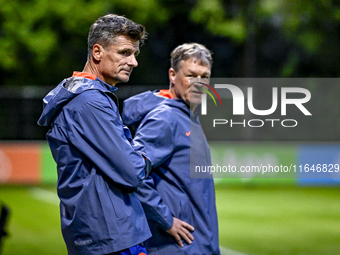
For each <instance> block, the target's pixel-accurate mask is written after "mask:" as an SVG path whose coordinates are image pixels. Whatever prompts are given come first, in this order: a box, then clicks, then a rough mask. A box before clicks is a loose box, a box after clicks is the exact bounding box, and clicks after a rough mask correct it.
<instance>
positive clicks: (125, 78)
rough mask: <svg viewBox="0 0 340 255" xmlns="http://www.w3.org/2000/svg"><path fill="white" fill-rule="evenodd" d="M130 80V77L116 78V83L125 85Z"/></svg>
mask: <svg viewBox="0 0 340 255" xmlns="http://www.w3.org/2000/svg"><path fill="white" fill-rule="evenodd" d="M129 80H130V76H119V77H116V83H126V82H128V81H129Z"/></svg>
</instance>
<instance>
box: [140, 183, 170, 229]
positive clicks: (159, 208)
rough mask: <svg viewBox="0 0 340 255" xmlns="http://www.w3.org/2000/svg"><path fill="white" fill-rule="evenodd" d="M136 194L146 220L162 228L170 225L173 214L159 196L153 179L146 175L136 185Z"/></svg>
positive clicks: (168, 227)
mask: <svg viewBox="0 0 340 255" xmlns="http://www.w3.org/2000/svg"><path fill="white" fill-rule="evenodd" d="M137 196H138V198H139V200H140V201H141V203H142V206H143V209H144V212H145V215H146V217H147V219H148V220H150V221H153V222H155V223H156V224H158V225H159V226H160V227H161V228H163V229H164V230H168V229H170V228H171V227H172V224H173V216H172V213H171V212H170V210H169V208H168V206H166V205H165V204H164V203H163V201H162V198H161V196H160V195H159V194H158V192H157V191H156V189H155V187H154V181H153V179H152V177H151V176H148V177H147V178H146V179H145V180H144V181H143V182H142V184H141V185H140V186H139V187H138V190H137Z"/></svg>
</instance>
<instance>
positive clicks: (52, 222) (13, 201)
mask: <svg viewBox="0 0 340 255" xmlns="http://www.w3.org/2000/svg"><path fill="white" fill-rule="evenodd" d="M32 190H33V191H36V190H35V189H32V188H31V187H20V186H11V187H8V186H3V187H1V186H0V201H1V202H3V203H5V204H6V205H7V206H8V207H9V208H10V209H11V215H10V218H9V223H8V228H7V230H8V232H9V234H10V236H9V237H8V238H5V240H4V242H3V249H2V252H3V253H2V254H3V255H19V254H20V255H26V254H27V255H29V254H36V255H37V254H39V255H45V254H46V255H61V254H67V251H66V246H65V244H64V242H63V239H62V235H61V230H60V219H59V207H58V204H57V203H55V200H52V203H46V202H43V201H41V200H39V199H37V198H36V196H33V195H32V194H33V192H32ZM49 190H50V191H54V190H55V189H52V188H49ZM38 191H39V190H38ZM55 194H56V193H55Z"/></svg>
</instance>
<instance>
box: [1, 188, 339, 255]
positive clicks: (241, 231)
mask: <svg viewBox="0 0 340 255" xmlns="http://www.w3.org/2000/svg"><path fill="white" fill-rule="evenodd" d="M44 190H47V191H46V194H45V191H44ZM44 199H47V200H46V202H44V201H43V200H44ZM216 199H217V209H218V215H219V227H220V229H219V230H220V244H221V246H224V247H227V248H229V249H232V250H235V251H239V252H242V253H245V254H250V255H253V254H257V255H267V254H268V255H269V254H275V255H281V254H282V255H283V254H284V255H302V254H305V255H316V254H317V255H328V254H329V255H334V254H340V241H339V240H340V188H296V187H253V188H249V187H248V188H247V187H229V188H226V187H225V186H217V187H216ZM1 201H2V202H4V203H5V204H6V205H7V206H9V207H10V209H11V212H12V214H11V217H10V221H9V224H8V232H9V233H10V236H9V237H8V238H6V239H5V240H4V243H3V246H4V247H3V253H2V255H18V254H20V255H31V254H35V255H36V254H39V255H45V254H46V255H47V254H48V255H65V254H67V252H66V247H65V244H64V242H63V239H62V236H61V231H60V219H59V208H58V205H57V198H56V195H55V189H54V188H51V187H42V188H41V189H40V188H35V187H33V188H32V187H25V186H0V202H1ZM165 255H166V254H165Z"/></svg>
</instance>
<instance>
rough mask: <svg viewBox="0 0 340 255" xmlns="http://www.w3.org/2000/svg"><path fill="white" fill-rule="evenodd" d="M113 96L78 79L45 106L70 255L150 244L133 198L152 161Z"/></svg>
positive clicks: (97, 81)
mask: <svg viewBox="0 0 340 255" xmlns="http://www.w3.org/2000/svg"><path fill="white" fill-rule="evenodd" d="M114 90H116V88H114V87H112V86H110V85H108V84H106V83H104V82H103V81H101V80H100V79H98V78H96V79H95V80H93V79H89V78H84V77H73V78H70V79H65V80H64V81H62V82H61V83H60V84H59V85H58V86H57V87H56V88H55V89H53V90H52V91H51V92H50V93H49V94H48V95H47V96H46V97H45V98H44V100H43V102H44V109H43V113H42V115H41V117H40V119H39V121H38V124H40V125H42V126H50V127H51V129H50V130H49V131H48V133H47V140H48V143H49V145H50V148H51V151H52V154H53V157H54V160H55V161H56V163H57V170H58V183H57V190H58V196H59V198H60V214H61V228H62V233H63V237H64V240H65V243H66V245H67V250H68V253H69V254H71V255H73V254H77V255H79V254H82V255H85V254H86V255H89V254H96V255H97V254H98V255H103V254H107V253H112V252H115V251H119V250H123V249H126V248H129V247H131V246H134V245H137V244H139V243H141V242H143V241H145V240H146V239H148V238H149V237H150V236H151V233H150V230H149V227H148V223H147V220H146V217H145V214H144V211H143V208H142V205H141V203H140V201H139V200H138V198H137V195H136V192H135V191H136V189H137V187H138V186H139V185H140V183H141V182H142V181H143V179H145V178H146V176H147V174H148V170H147V169H148V167H147V165H148V162H149V161H148V160H147V159H146V160H144V159H143V157H142V156H141V155H140V154H139V153H137V152H136V151H135V150H134V148H133V141H132V137H131V134H130V131H129V130H128V128H127V127H125V126H123V123H122V121H121V118H120V115H119V112H118V109H117V106H116V104H115V102H114V100H115V96H114V95H113V93H112V92H113V91H114ZM140 153H142V152H140ZM142 154H143V153H142ZM149 165H150V164H149ZM149 168H150V167H149Z"/></svg>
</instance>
